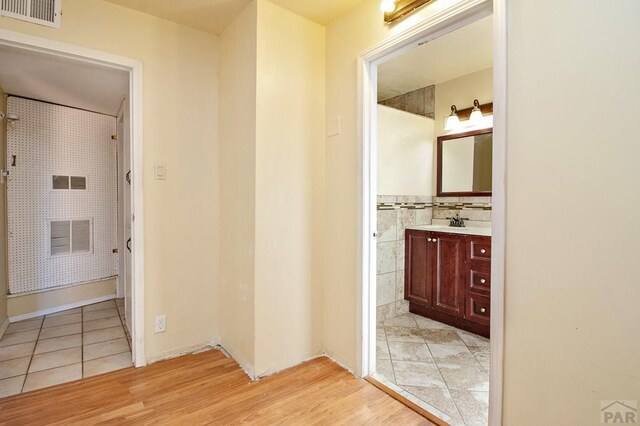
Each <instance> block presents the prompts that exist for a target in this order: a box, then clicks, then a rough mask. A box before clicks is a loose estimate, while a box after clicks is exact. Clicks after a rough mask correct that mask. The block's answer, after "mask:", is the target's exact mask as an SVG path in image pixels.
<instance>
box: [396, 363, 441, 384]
mask: <svg viewBox="0 0 640 426" xmlns="http://www.w3.org/2000/svg"><path fill="white" fill-rule="evenodd" d="M392 363H393V372H394V373H395V376H396V382H397V383H398V384H399V385H400V386H420V387H436V388H446V387H447V385H446V384H445V382H444V380H442V376H441V375H440V372H439V371H438V367H437V366H436V364H434V363H429V362H410V361H393V362H392Z"/></svg>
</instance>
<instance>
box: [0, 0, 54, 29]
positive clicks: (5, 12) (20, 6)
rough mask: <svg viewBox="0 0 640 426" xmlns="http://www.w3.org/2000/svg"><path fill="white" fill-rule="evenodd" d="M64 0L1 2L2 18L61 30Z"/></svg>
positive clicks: (0, 11)
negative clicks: (5, 17)
mask: <svg viewBox="0 0 640 426" xmlns="http://www.w3.org/2000/svg"><path fill="white" fill-rule="evenodd" d="M61 15H62V0H0V16H7V17H10V18H15V19H20V20H22V21H27V22H32V23H34V24H40V25H46V26H48V27H55V28H60V16H61Z"/></svg>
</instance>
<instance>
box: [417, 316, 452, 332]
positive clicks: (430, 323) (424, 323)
mask: <svg viewBox="0 0 640 426" xmlns="http://www.w3.org/2000/svg"><path fill="white" fill-rule="evenodd" d="M413 319H415V320H416V323H418V327H420V328H422V329H424V330H456V329H455V328H454V327H451V326H450V325H447V324H443V323H441V322H438V321H434V320H432V319H430V318H425V317H421V316H419V315H415V314H414V315H413Z"/></svg>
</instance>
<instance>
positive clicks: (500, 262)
mask: <svg viewBox="0 0 640 426" xmlns="http://www.w3.org/2000/svg"><path fill="white" fill-rule="evenodd" d="M490 14H492V15H493V27H494V28H493V53H494V67H493V77H494V89H493V102H494V111H493V114H494V123H493V129H494V137H493V194H492V197H493V198H492V203H493V207H492V262H491V286H492V291H491V343H490V345H491V361H490V365H491V371H490V375H489V376H490V386H489V424H490V425H500V424H502V400H503V357H504V286H505V246H506V239H505V229H506V219H505V212H506V205H505V196H506V186H505V175H506V148H507V145H506V143H507V139H506V134H507V10H506V0H460V1H459V2H457V3H455V4H454V5H452V6H451V7H449V8H447V9H445V10H442V11H440V12H437V13H435V14H434V15H432V16H429V17H427V18H425V19H424V20H423V21H421V22H418V23H416V24H415V25H413V26H411V27H409V28H407V29H405V30H404V31H401V32H399V33H397V34H395V35H393V36H390V37H388V38H387V39H385V40H383V41H382V42H380V43H378V44H377V45H375V46H373V47H371V48H370V49H368V50H366V51H365V52H363V53H362V54H360V55H359V57H358V60H357V65H358V99H357V105H358V135H357V143H358V145H357V149H358V184H359V191H358V253H357V264H358V270H357V272H358V277H357V282H358V288H357V325H356V327H357V328H356V336H357V337H356V339H357V342H356V345H357V353H356V356H357V359H356V373H357V375H358V376H360V377H367V376H369V374H370V373H372V372H374V371H375V362H376V359H375V358H376V356H375V347H376V341H375V340H376V321H375V317H376V239H375V237H374V234H375V232H376V213H377V212H376V196H377V193H376V192H377V191H376V187H377V182H376V171H377V170H376V169H377V167H376V164H377V155H376V146H377V141H376V125H377V117H376V105H377V67H378V64H379V63H381V62H384V61H387V60H389V59H391V58H393V57H396V56H399V55H401V54H403V53H406V52H407V51H409V50H411V49H413V48H415V47H416V46H417V45H419V44H420V43H423V42H427V41H429V40H433V39H435V38H437V37H440V36H442V35H444V34H447V33H449V32H451V31H454V30H456V29H458V28H461V27H463V26H465V25H468V24H470V23H472V22H474V21H476V20H478V19H480V18H482V17H485V16H488V15H490Z"/></svg>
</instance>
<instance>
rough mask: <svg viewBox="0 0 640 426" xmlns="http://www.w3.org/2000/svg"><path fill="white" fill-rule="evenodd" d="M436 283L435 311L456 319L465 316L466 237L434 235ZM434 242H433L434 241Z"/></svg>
mask: <svg viewBox="0 0 640 426" xmlns="http://www.w3.org/2000/svg"><path fill="white" fill-rule="evenodd" d="M434 239H435V242H432V244H433V245H434V246H436V247H437V252H436V253H435V281H434V285H433V309H434V310H436V311H440V312H444V313H447V314H450V315H453V316H456V317H463V316H464V292H465V279H466V277H465V273H464V264H465V263H464V256H465V250H464V237H463V236H460V235H453V234H434ZM432 241H433V240H432Z"/></svg>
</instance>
